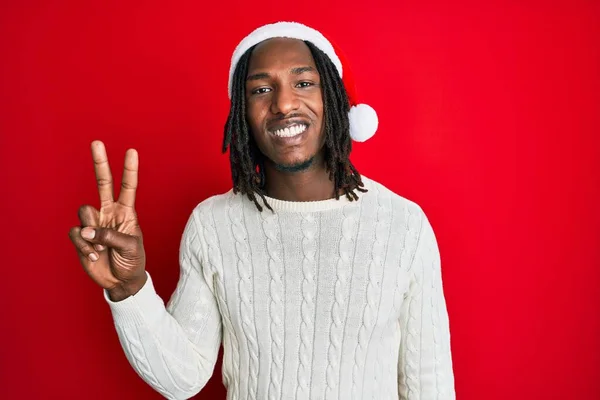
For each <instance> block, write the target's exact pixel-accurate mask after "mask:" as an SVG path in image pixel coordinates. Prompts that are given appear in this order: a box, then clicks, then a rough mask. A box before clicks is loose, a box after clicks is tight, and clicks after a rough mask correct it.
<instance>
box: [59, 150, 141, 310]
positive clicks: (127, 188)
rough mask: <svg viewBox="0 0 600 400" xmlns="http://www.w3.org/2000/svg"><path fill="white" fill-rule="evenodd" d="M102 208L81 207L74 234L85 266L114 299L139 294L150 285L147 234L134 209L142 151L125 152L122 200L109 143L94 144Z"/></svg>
mask: <svg viewBox="0 0 600 400" xmlns="http://www.w3.org/2000/svg"><path fill="white" fill-rule="evenodd" d="M91 148H92V158H93V160H94V169H95V171H96V180H97V182H98V192H99V194H100V210H97V209H96V208H94V207H92V206H90V205H84V206H82V207H80V208H79V220H80V221H81V227H73V228H71V230H70V232H69V236H70V238H71V241H72V242H73V244H74V245H75V248H76V250H77V253H78V255H79V259H80V261H81V265H82V266H83V268H84V269H85V271H86V272H87V274H88V275H89V276H90V277H91V278H92V280H93V281H94V282H96V283H97V284H98V285H100V286H101V287H102V288H104V289H106V290H107V291H108V294H109V297H110V298H111V300H113V301H120V300H123V299H125V298H127V297H128V296H131V295H134V294H135V293H137V292H138V291H139V290H140V289H141V288H142V287H143V286H144V284H145V283H146V271H145V264H146V256H145V252H144V246H143V242H142V231H141V229H140V226H139V224H138V219H137V214H136V212H135V209H134V205H135V191H136V188H137V184H138V164H139V161H138V153H137V151H136V150H134V149H129V150H127V153H126V154H125V167H124V170H123V180H122V184H121V191H120V193H119V199H118V200H117V201H116V202H115V201H114V196H113V180H112V175H111V172H110V167H109V165H108V157H107V155H106V149H105V147H104V143H102V142H100V141H94V142H92V145H91Z"/></svg>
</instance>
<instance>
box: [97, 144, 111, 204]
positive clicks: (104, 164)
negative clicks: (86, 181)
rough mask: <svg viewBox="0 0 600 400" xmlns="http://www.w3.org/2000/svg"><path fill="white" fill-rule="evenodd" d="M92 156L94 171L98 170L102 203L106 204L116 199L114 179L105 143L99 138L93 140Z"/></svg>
mask: <svg viewBox="0 0 600 400" xmlns="http://www.w3.org/2000/svg"><path fill="white" fill-rule="evenodd" d="M92 158H93V159H94V171H96V182H97V183H98V193H99V194H100V205H101V206H104V205H107V204H110V203H112V202H113V201H114V196H113V180H112V174H111V173H110V166H109V165H108V156H107V155H106V148H105V147H104V143H102V142H101V141H99V140H94V141H93V142H92Z"/></svg>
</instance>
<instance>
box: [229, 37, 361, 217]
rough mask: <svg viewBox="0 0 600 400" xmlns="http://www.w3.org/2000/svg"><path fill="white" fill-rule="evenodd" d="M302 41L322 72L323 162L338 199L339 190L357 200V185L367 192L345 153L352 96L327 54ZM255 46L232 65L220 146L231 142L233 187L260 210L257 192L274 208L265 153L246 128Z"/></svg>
mask: <svg viewBox="0 0 600 400" xmlns="http://www.w3.org/2000/svg"><path fill="white" fill-rule="evenodd" d="M304 43H306V45H307V46H308V48H309V49H310V52H311V53H312V57H313V59H314V61H315V65H316V67H317V71H318V72H319V75H320V76H321V88H322V96H323V110H324V112H323V114H324V118H323V129H324V131H325V132H324V134H325V143H324V150H325V165H326V168H327V171H328V172H329V179H330V180H332V181H333V182H334V192H335V198H336V199H339V194H340V192H342V191H343V193H344V194H345V195H346V197H347V198H348V200H350V201H353V200H357V199H358V195H357V194H356V192H355V191H359V192H366V191H367V190H366V189H364V188H363V186H364V184H363V182H362V179H361V176H360V174H359V172H358V171H357V170H356V168H355V167H354V165H353V164H352V162H350V158H349V156H350V152H351V151H352V140H351V138H350V122H349V120H348V111H349V110H350V102H349V100H348V95H347V93H346V89H345V88H344V84H343V82H342V79H341V78H340V75H339V74H338V72H337V69H336V67H335V65H334V64H333V63H332V62H331V60H330V59H329V57H328V56H327V55H326V54H325V53H324V52H323V51H321V49H319V48H318V47H316V46H315V45H313V44H312V43H311V42H309V41H304ZM254 47H255V46H253V47H251V48H250V49H248V50H247V51H246V52H245V53H244V54H243V55H242V57H241V58H240V60H239V62H238V64H237V66H236V68H235V72H234V75H233V80H232V90H231V106H230V110H229V116H228V117H227V122H226V124H225V135H224V138H223V149H222V151H223V153H225V152H226V151H227V148H228V147H229V148H230V152H229V161H230V165H231V178H232V180H233V192H234V193H238V192H239V193H242V194H245V195H246V196H248V198H249V199H250V200H251V201H253V202H254V204H255V205H256V207H257V208H258V210H259V211H261V212H262V210H263V208H262V206H261V205H260V204H259V202H258V198H257V195H258V196H260V198H261V199H262V202H263V204H264V205H265V206H266V207H267V208H268V209H269V210H271V211H273V209H272V208H271V206H270V205H269V204H268V202H267V200H266V199H265V195H266V193H265V191H264V186H265V168H264V156H263V155H262V153H261V152H260V150H259V149H258V147H257V145H256V143H255V141H254V138H253V136H252V135H251V134H250V128H249V126H248V123H247V121H246V95H245V88H246V76H247V74H248V65H249V62H250V56H251V55H252V51H253V50H254Z"/></svg>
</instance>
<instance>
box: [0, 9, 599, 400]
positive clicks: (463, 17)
mask: <svg viewBox="0 0 600 400" xmlns="http://www.w3.org/2000/svg"><path fill="white" fill-rule="evenodd" d="M199 3H201V2H195V1H190V2H179V3H178V4H173V3H171V2H155V3H152V2H143V3H142V2H140V3H138V4H136V3H134V2H117V1H102V2H83V1H71V2H68V1H52V2H50V1H47V2H32V1H14V2H12V4H7V2H4V3H3V4H2V5H1V6H0V58H1V61H0V135H1V136H0V185H1V187H2V193H1V194H0V199H1V201H2V204H1V210H2V229H1V230H0V232H1V234H2V238H1V241H0V243H1V244H2V252H1V254H2V262H0V264H1V270H2V279H0V293H1V294H2V299H3V304H2V317H1V320H0V321H1V322H0V324H1V326H2V328H1V329H0V335H1V337H0V339H1V341H2V345H1V346H0V349H1V350H0V367H1V371H0V398H3V399H13V398H23V399H38V398H39V399H54V398H56V399H58V398H60V399H83V398H85V399H107V398H110V399H132V398H144V399H158V398H159V396H158V395H157V394H155V393H154V392H153V391H152V390H151V389H150V388H149V387H148V386H147V385H146V384H145V383H144V382H143V381H141V379H139V378H138V377H137V375H136V374H135V372H134V371H133V369H131V367H130V366H129V364H128V363H127V361H126V359H125V357H124V355H123V353H122V351H121V348H120V346H119V343H118V340H117V336H116V333H115V332H114V329H113V327H112V320H111V316H110V314H109V310H108V308H107V306H106V304H105V303H104V300H103V298H102V293H101V291H100V290H99V288H98V287H96V286H94V284H93V283H92V282H91V281H90V280H89V279H88V278H87V276H86V275H85V273H84V272H83V271H82V269H81V268H80V266H79V264H78V259H77V257H76V255H75V252H74V250H73V248H72V245H71V243H70V241H69V238H68V231H69V228H70V227H71V226H72V225H75V224H77V223H78V219H77V209H78V207H79V206H80V205H81V204H84V203H90V204H93V205H97V204H98V198H97V192H96V188H95V180H94V173H93V168H92V163H91V156H90V151H89V144H90V142H91V141H92V140H93V139H102V140H104V141H105V143H106V144H107V147H108V151H109V157H110V160H111V162H112V168H113V173H114V175H115V178H117V181H119V180H120V174H121V169H122V166H123V156H124V153H125V150H126V149H127V148H128V147H135V148H137V149H138V150H139V153H140V168H141V173H140V188H139V192H138V197H137V205H138V211H139V216H140V220H141V224H142V229H143V232H144V234H145V243H146V248H147V253H148V268H149V270H151V272H152V273H153V275H154V277H155V278H154V279H155V281H156V285H157V289H158V291H159V293H160V294H161V295H162V296H164V298H168V296H169V295H170V294H171V291H172V290H173V289H174V287H175V284H176V281H177V278H178V274H179V271H178V265H177V251H178V245H179V239H180V236H181V233H182V230H183V227H184V224H185V221H186V219H187V217H188V215H189V213H190V211H191V210H192V208H193V207H194V206H195V205H196V204H197V203H198V202H199V201H201V200H203V199H204V198H206V197H207V196H209V195H211V194H214V193H218V192H222V191H225V190H227V189H228V188H229V185H230V178H229V170H228V160H227V157H226V156H224V155H221V154H220V151H219V149H220V144H221V138H222V129H223V126H224V123H225V118H226V115H227V111H228V100H227V89H226V84H227V72H228V67H229V59H230V56H231V52H232V50H233V48H234V46H235V45H236V44H237V41H238V40H239V39H240V38H241V37H242V36H243V35H245V34H246V33H248V32H249V31H250V30H251V29H253V28H254V27H256V26H258V25H259V24H262V23H266V22H271V21H274V20H277V19H288V20H289V19H292V20H299V21H301V22H305V23H307V24H310V25H313V26H315V27H317V28H319V29H321V30H322V31H323V32H324V33H326V34H327V35H331V37H332V38H333V39H334V40H335V41H336V42H337V43H338V44H339V45H340V46H341V47H342V48H344V50H345V53H346V55H347V56H348V58H349V59H350V60H351V61H352V62H353V69H354V72H355V74H356V76H357V81H358V83H359V88H360V89H361V94H362V95H363V97H364V99H365V100H366V101H367V102H368V103H369V104H371V105H372V106H373V107H374V108H375V109H376V110H377V111H378V113H379V117H380V130H379V132H378V134H377V135H376V136H375V137H374V138H373V139H372V140H371V141H369V142H367V143H364V144H358V145H356V146H355V151H354V153H353V159H354V161H355V163H356V165H357V166H358V168H359V170H360V171H361V172H362V173H364V174H365V175H367V176H369V177H372V178H374V179H376V180H379V181H380V182H382V183H384V184H386V185H387V186H389V187H390V188H391V189H393V190H395V191H396V192H398V193H400V194H402V195H403V196H405V197H408V198H410V199H412V200H415V201H416V202H418V203H419V204H421V205H422V206H423V207H424V209H425V211H426V212H427V213H428V215H429V216H430V219H431V220H432V223H433V225H434V228H435V229H436V233H437V236H438V240H439V244H440V248H441V252H442V260H443V271H444V282H445V290H446V296H447V301H448V310H449V313H450V319H451V330H452V349H453V354H454V364H455V373H456V388H457V394H458V399H460V400H481V399H486V400H494V399H498V400H499V399H507V398H510V399H512V400H518V399H578V400H579V399H584V400H587V399H598V398H600V380H598V378H599V376H600V367H599V365H600V341H599V338H600V312H599V311H600V310H599V308H600V307H599V305H600V303H599V295H598V284H599V282H600V254H599V251H598V246H599V244H600V234H599V233H598V226H599V225H600V212H599V211H598V204H599V200H600V196H599V191H600V189H599V188H600V178H599V176H600V168H599V161H598V160H599V159H600V143H599V140H598V134H599V132H600V118H599V115H600V112H599V111H600V107H599V106H600V73H599V71H600V45H599V41H598V38H600V18H599V17H600V6H599V4H600V3H599V2H593V1H581V2H574V1H563V2H553V4H554V5H552V6H550V5H549V3H548V2H529V3H528V5H524V3H523V2H516V1H514V2H505V3H504V2H500V1H495V2H493V3H494V4H491V5H485V6H484V5H481V4H477V3H476V2H473V3H472V4H467V3H462V4H461V5H456V4H455V2H441V3H440V4H433V3H430V2H427V3H425V2H422V1H413V2H400V3H399V2H397V1H387V2H385V4H380V5H378V6H375V3H376V2H365V3H363V4H362V5H361V6H358V5H356V6H352V7H350V6H348V5H347V3H346V2H337V3H335V2H328V1H327V2H326V1H323V0H318V1H310V0H307V1H303V2H291V3H289V2H288V3H285V2H284V3H282V2H276V1H270V0H269V1H262V2H260V3H256V2H254V3H250V2H244V1H233V2H232V1H230V2H227V3H222V6H219V7H216V6H212V8H211V7H209V6H199V5H198V4H199ZM450 3H452V4H453V5H452V6H450V5H448V4H450ZM518 3H521V4H518ZM368 6H372V7H368ZM117 183H119V182H117ZM197 398H199V399H209V398H210V399H213V398H215V399H219V398H224V390H223V388H222V385H221V377H220V368H218V369H217V370H216V371H215V377H214V378H213V379H212V381H211V382H210V384H209V386H208V387H207V388H206V389H205V390H204V391H203V392H202V394H200V395H199V396H197Z"/></svg>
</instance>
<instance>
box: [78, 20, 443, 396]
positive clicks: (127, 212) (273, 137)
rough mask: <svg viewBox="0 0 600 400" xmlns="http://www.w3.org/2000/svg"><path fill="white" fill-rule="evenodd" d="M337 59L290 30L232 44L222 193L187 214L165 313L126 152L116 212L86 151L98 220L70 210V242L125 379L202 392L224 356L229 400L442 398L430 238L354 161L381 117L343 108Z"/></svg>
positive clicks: (104, 179) (319, 41) (346, 103)
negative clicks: (110, 329)
mask: <svg viewBox="0 0 600 400" xmlns="http://www.w3.org/2000/svg"><path fill="white" fill-rule="evenodd" d="M340 55H341V53H340V52H339V51H338V50H336V49H334V47H333V46H332V45H331V43H330V42H329V41H328V40H327V39H326V38H325V37H323V36H322V35H321V34H320V33H319V32H317V31H315V30H313V29H311V28H308V27H306V26H304V25H300V24H296V23H277V24H271V25H266V26H263V27H261V28H259V29H257V30H256V31H254V32H252V33H251V34H250V35H249V36H248V37H246V38H245V39H244V40H243V41H242V42H241V43H240V44H239V45H238V47H237V48H236V50H235V52H234V55H233V57H232V65H231V72H230V84H229V94H230V98H231V111H230V115H229V118H228V120H227V124H226V127H225V139H224V145H223V150H224V151H225V150H226V149H227V148H229V149H230V158H231V171H232V178H233V188H232V190H231V191H229V192H227V193H224V194H220V195H217V196H213V197H211V198H209V199H207V200H205V201H203V202H201V203H200V204H198V206H197V207H196V208H195V209H194V210H193V212H192V214H191V216H190V218H189V220H188V222H187V225H186V227H185V230H184V233H183V237H182V240H181V248H180V258H179V259H180V271H181V275H180V280H179V282H178V285H177V288H176V290H175V292H174V294H173V296H172V297H171V299H170V300H169V302H168V304H167V306H166V307H165V305H164V302H163V300H162V299H161V298H160V297H159V296H158V295H157V294H156V292H155V290H154V288H153V285H152V279H151V276H150V274H149V272H148V271H146V270H145V256H144V248H143V244H142V234H141V230H140V227H139V226H138V223H137V218H136V215H135V211H134V201H135V188H136V186H137V167H138V158H137V157H138V156H137V153H136V152H135V150H129V151H128V152H127V155H126V162H125V171H124V176H123V186H122V190H121V193H120V195H119V199H118V201H117V202H114V200H113V193H112V178H111V173H110V169H109V166H108V161H107V157H106V151H105V149H104V146H103V144H102V143H101V142H94V143H93V144H92V153H93V158H94V162H95V169H96V174H97V178H98V185H99V192H100V199H101V209H100V211H98V210H95V209H94V208H92V207H90V206H84V207H82V208H81V210H80V217H81V224H82V227H84V228H83V229H81V228H78V227H76V228H73V229H72V230H71V238H72V241H73V243H74V244H75V247H76V248H77V250H78V253H79V255H80V259H81V262H82V264H83V266H84V268H85V270H86V271H87V273H88V274H89V275H90V276H91V278H92V279H94V281H95V282H97V283H98V284H99V285H100V286H101V287H102V288H104V293H105V298H106V301H107V303H108V305H109V306H110V308H111V310H112V313H113V317H114V322H115V326H116V330H117V333H118V335H119V338H120V340H121V343H122V346H123V349H124V351H125V354H126V355H127V358H128V359H129V361H130V363H131V365H132V366H133V368H135V370H136V371H137V372H138V374H139V375H140V376H141V377H142V378H143V379H144V380H145V381H146V382H147V383H148V384H150V385H151V386H152V387H153V388H155V389H156V390H157V391H158V392H160V393H161V394H163V395H164V396H165V397H167V398H172V399H184V398H189V397H191V396H193V395H195V394H196V393H198V392H199V391H200V390H201V389H202V388H203V387H204V385H205V384H206V382H207V381H208V379H209V378H210V377H211V375H212V373H213V369H214V366H215V362H216V359H217V355H218V351H219V347H220V346H221V345H223V349H224V355H223V367H222V373H223V382H224V384H225V386H226V387H227V389H228V395H227V397H228V399H232V400H237V399H260V400H262V399H344V400H346V399H367V398H368V399H371V398H375V399H398V398H401V399H411V400H413V399H454V397H455V394H454V378H453V372H452V360H451V351H450V334H449V321H448V315H447V311H446V305H445V299H444V294H443V289H442V279H441V270H440V258H439V252H438V247H437V243H436V239H435V235H434V233H433V230H432V227H431V225H430V223H429V221H428V219H427V217H426V216H425V214H424V212H423V211H422V210H421V208H420V207H419V206H418V205H417V204H415V203H414V202H411V201H409V200H407V199H405V198H403V197H401V196H399V195H396V194H394V193H392V192H391V191H389V190H388V189H386V188H385V187H383V186H382V185H380V184H378V183H377V182H375V181H373V180H370V179H368V178H366V177H364V176H361V175H360V174H359V172H358V171H357V169H356V168H355V167H354V166H353V165H352V163H351V162H350V160H349V158H348V156H349V153H350V149H351V139H355V140H365V139H367V138H368V137H369V136H371V135H372V134H373V133H374V131H375V128H376V123H377V118H376V115H375V114H374V111H373V110H372V109H370V108H369V107H368V106H365V105H360V106H357V105H356V104H355V103H356V102H355V99H354V98H353V97H354V95H355V94H354V91H353V88H352V85H351V83H350V82H351V77H350V76H349V73H348V71H347V68H345V67H347V66H345V65H343V63H342V62H341V59H340ZM342 77H343V78H342ZM348 94H350V98H349V97H348Z"/></svg>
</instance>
